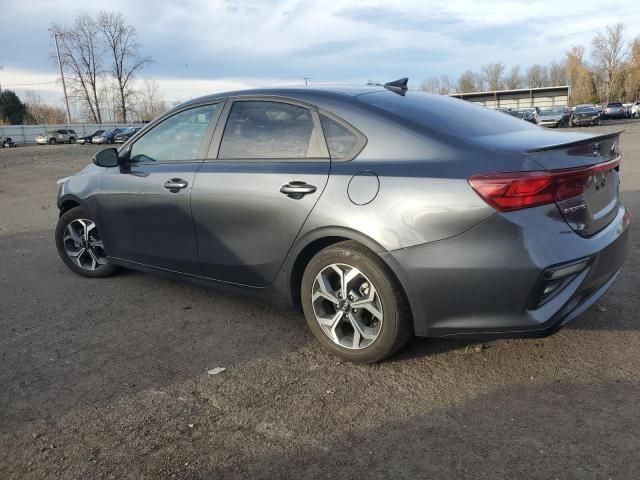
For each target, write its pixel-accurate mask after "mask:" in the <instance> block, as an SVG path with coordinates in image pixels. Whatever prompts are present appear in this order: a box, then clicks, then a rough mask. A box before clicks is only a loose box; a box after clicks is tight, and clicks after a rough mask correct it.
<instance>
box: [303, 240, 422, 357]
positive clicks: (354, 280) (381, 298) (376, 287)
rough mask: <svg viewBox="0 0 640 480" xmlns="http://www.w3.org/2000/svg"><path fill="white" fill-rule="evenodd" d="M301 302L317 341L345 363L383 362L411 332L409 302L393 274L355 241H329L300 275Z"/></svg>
mask: <svg viewBox="0 0 640 480" xmlns="http://www.w3.org/2000/svg"><path fill="white" fill-rule="evenodd" d="M338 271H342V272H343V273H342V275H341V274H340V273H338ZM347 277H350V278H349V279H348V280H347ZM342 280H346V282H347V285H346V288H343V287H341V285H342ZM325 292H328V294H326V293H325ZM344 292H346V293H347V294H346V295H345V293H344ZM350 293H353V295H352V296H350V295H349V294H350ZM301 303H302V309H303V311H304V314H305V318H306V320H307V324H308V325H309V328H310V330H311V332H312V333H313V335H314V336H315V337H316V339H317V340H318V341H319V342H320V343H321V344H322V345H323V346H324V347H325V348H326V349H327V350H329V351H330V352H332V353H333V354H335V355H337V356H338V357H340V358H342V359H343V360H346V361H349V362H356V363H373V362H378V361H380V360H383V359H384V358H386V357H388V356H390V355H392V354H394V353H395V352H396V351H397V350H398V349H400V348H401V347H402V346H403V345H404V344H405V343H406V342H407V340H408V339H409V338H410V337H411V335H412V334H413V325H412V320H411V313H410V309H409V306H408V302H407V299H406V296H405V294H404V291H403V290H402V287H401V286H400V284H399V282H398V280H397V279H396V278H395V276H394V274H393V272H392V271H391V269H390V268H389V267H388V266H387V265H386V264H385V263H384V262H383V261H382V259H381V258H380V257H378V256H377V255H376V254H375V253H374V252H372V251H371V250H369V249H367V248H366V247H364V246H362V245H361V244H359V243H357V242H354V241H345V242H339V243H336V244H334V245H331V246H329V247H327V248H325V249H323V250H321V251H320V252H318V253H317V254H316V255H315V256H314V257H313V258H312V259H311V261H310V262H309V264H308V265H307V267H306V269H305V271H304V274H303V276H302V284H301ZM351 304H353V305H351ZM374 312H375V314H374ZM336 319H337V320H336ZM354 322H355V323H354Z"/></svg>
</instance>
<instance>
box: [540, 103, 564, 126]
mask: <svg viewBox="0 0 640 480" xmlns="http://www.w3.org/2000/svg"><path fill="white" fill-rule="evenodd" d="M570 116H571V114H570V112H569V111H568V110H567V107H559V106H555V107H537V108H536V123H537V124H538V125H539V126H541V127H566V126H567V125H568V124H569V118H570Z"/></svg>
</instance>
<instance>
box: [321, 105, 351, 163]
mask: <svg viewBox="0 0 640 480" xmlns="http://www.w3.org/2000/svg"><path fill="white" fill-rule="evenodd" d="M320 123H321V124H322V130H323V132H324V137H325V138H326V140H327V146H328V147H329V155H330V156H331V158H332V159H334V160H341V159H343V158H345V157H348V156H350V154H351V153H352V152H353V150H354V148H355V147H356V145H357V143H358V137H357V135H356V134H355V133H353V132H352V131H351V130H349V129H348V128H346V127H345V126H344V125H342V124H341V123H339V122H337V121H335V120H333V119H331V118H329V117H327V116H326V115H322V114H321V115H320Z"/></svg>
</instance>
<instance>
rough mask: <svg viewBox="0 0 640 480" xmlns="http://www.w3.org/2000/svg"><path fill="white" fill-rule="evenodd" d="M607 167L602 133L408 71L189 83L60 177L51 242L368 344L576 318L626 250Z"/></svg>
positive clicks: (88, 271)
mask: <svg viewBox="0 0 640 480" xmlns="http://www.w3.org/2000/svg"><path fill="white" fill-rule="evenodd" d="M619 185H620V149H619V135H618V134H617V133H613V134H607V135H600V136H596V135H591V134H583V133H573V132H572V133H563V132H552V131H549V130H546V129H542V128H539V127H537V126H535V125H532V124H530V123H527V122H523V121H522V120H519V119H517V118H513V117H511V116H508V115H503V114H501V113H498V112H495V111H491V110H488V109H486V108H484V107H480V106H476V105H473V104H471V103H468V102H466V101H463V100H458V99H453V98H449V97H444V96H437V95H431V94H427V93H423V92H413V91H407V89H406V80H405V81H397V82H392V83H390V84H387V85H386V86H385V87H363V88H346V87H339V86H332V87H324V88H280V89H278V88H272V89H260V90H251V91H241V92H231V93H226V94H218V95H212V96H208V97H203V98H199V99H196V100H192V101H189V102H188V103H185V104H183V105H181V106H179V107H176V108H175V109H173V110H171V111H170V112H167V113H166V114H164V115H162V116H161V117H160V118H158V119H156V120H155V121H154V122H152V123H151V124H149V125H148V126H146V127H145V128H144V129H143V130H142V131H141V132H139V133H138V134H137V135H136V136H135V137H134V138H132V139H130V140H129V141H127V142H126V143H125V144H124V145H123V146H122V147H120V148H119V149H118V150H116V149H113V148H110V149H106V150H103V151H101V152H99V153H98V154H96V156H95V157H94V162H93V164H92V165H89V166H87V167H86V168H85V169H83V170H82V171H81V172H79V173H78V174H77V175H74V176H71V177H68V178H66V179H63V180H60V181H59V189H58V207H59V209H60V219H59V222H58V226H57V229H56V243H57V248H58V251H59V254H60V256H61V258H62V260H63V262H64V263H65V264H66V265H67V266H68V267H69V268H70V269H71V270H72V271H74V272H76V273H78V274H80V275H83V276H85V277H90V278H93V277H106V276H109V275H113V274H114V273H116V272H117V270H118V269H119V268H120V267H127V268H132V269H136V270H142V271H146V272H151V273H156V274H161V275H165V276H168V277H171V278H181V279H185V280H188V281H191V282H193V283H196V284H200V285H205V286H210V287H216V288H221V289H227V290H231V291H234V292H242V293H247V294H249V295H254V296H259V297H261V298H264V299H270V300H275V301H278V302H283V303H286V304H290V305H293V306H295V307H297V308H300V309H301V310H302V311H303V312H304V315H305V317H306V320H307V323H308V325H309V328H310V329H311V331H312V332H313V334H314V335H315V337H316V338H317V339H318V341H319V342H320V343H321V344H322V345H324V346H325V347H326V348H327V349H329V350H330V351H332V352H333V353H335V354H336V355H338V356H340V357H342V358H343V359H346V360H349V361H355V362H374V361H378V360H381V359H383V358H385V357H387V356H389V355H391V354H393V353H394V352H395V351H397V350H398V349H399V348H400V347H402V346H403V345H404V344H405V342H406V341H407V339H409V338H410V337H411V336H412V335H414V334H415V335H420V336H427V337H448V336H451V337H453V336H455V337H460V336H466V337H476V338H477V337H480V338H497V337H530V336H541V335H548V334H550V333H553V332H555V331H556V330H558V329H559V328H560V327H562V326H564V325H566V324H568V323H569V322H571V321H572V320H574V319H575V318H576V317H577V316H578V315H579V314H581V313H582V312H584V311H585V310H586V309H587V308H588V307H589V306H590V305H592V304H593V303H594V302H595V301H596V300H598V298H600V297H601V296H602V295H603V294H604V293H605V291H606V290H607V289H608V288H609V287H610V286H611V284H612V283H613V282H614V280H615V278H616V276H617V274H618V271H619V269H620V268H621V266H622V263H623V260H624V257H625V254H626V251H627V245H628V232H629V229H628V225H629V215H628V213H627V211H626V210H625V207H624V206H623V205H622V204H621V203H620V200H619V197H618V189H619ZM98 288H99V287H98ZM262 328H268V326H265V325H261V326H257V329H256V331H257V330H258V329H262ZM251 334H252V333H251V332H247V335H251ZM256 341H258V335H256Z"/></svg>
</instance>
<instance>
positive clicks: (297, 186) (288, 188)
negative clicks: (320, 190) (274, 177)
mask: <svg viewBox="0 0 640 480" xmlns="http://www.w3.org/2000/svg"><path fill="white" fill-rule="evenodd" d="M316 190H317V188H316V186H315V185H310V184H308V183H306V182H298V181H294V182H289V183H287V184H285V185H282V187H280V193H284V194H285V195H287V196H288V197H291V198H295V199H296V200H297V199H300V198H302V197H304V196H305V195H308V194H310V193H314V192H315V191H316Z"/></svg>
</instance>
